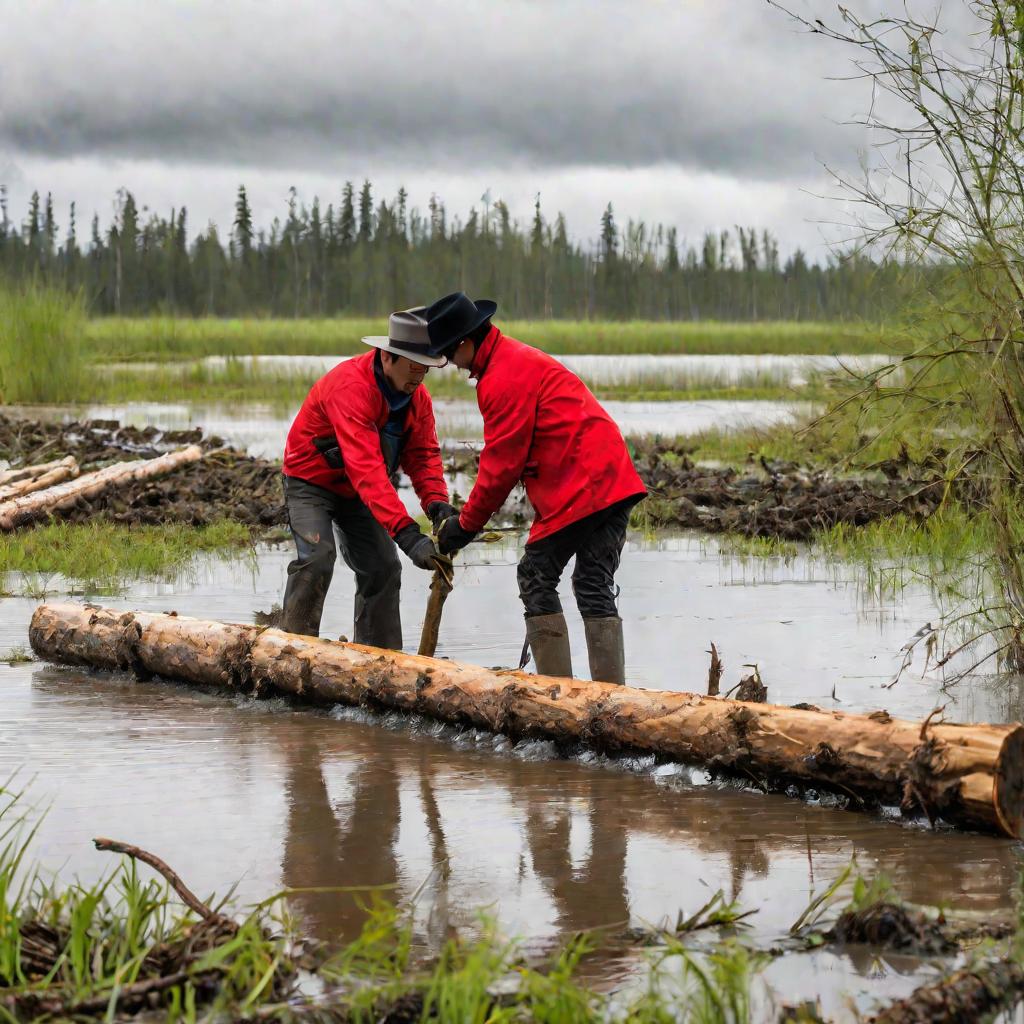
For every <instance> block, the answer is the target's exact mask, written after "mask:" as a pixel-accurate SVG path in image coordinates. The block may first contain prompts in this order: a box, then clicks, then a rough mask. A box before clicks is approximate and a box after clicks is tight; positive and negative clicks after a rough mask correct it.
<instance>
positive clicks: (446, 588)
mask: <svg viewBox="0 0 1024 1024" xmlns="http://www.w3.org/2000/svg"><path fill="white" fill-rule="evenodd" d="M451 592H452V585H451V583H450V582H449V581H448V579H447V578H446V577H445V574H444V573H443V572H441V571H440V569H435V570H434V578H433V579H432V580H431V581H430V597H429V598H428V599H427V614H426V615H425V616H424V617H423V632H422V633H421V634H420V649H419V650H418V651H417V652H416V653H417V654H422V655H424V656H425V657H427V658H432V657H433V656H434V652H435V651H436V650H437V634H438V631H439V630H440V629H441V612H442V610H443V609H444V603H445V601H446V600H447V598H448V595H449V594H450V593H451Z"/></svg>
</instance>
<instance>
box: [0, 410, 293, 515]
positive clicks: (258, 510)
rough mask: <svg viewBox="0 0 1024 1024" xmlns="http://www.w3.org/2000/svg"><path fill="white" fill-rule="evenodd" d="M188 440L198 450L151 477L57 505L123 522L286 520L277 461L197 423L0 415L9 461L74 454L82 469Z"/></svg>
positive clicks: (3, 453) (3, 454) (0, 439)
mask: <svg viewBox="0 0 1024 1024" xmlns="http://www.w3.org/2000/svg"><path fill="white" fill-rule="evenodd" d="M188 444H198V445H199V446H200V447H201V448H202V449H203V458H202V459H201V460H200V461H198V462H194V463H191V464H190V465H188V466H184V467H182V468H180V469H178V470H176V471H175V472H173V473H170V474H168V475H167V476H164V477H159V478H157V479H154V480H142V481H131V482H128V483H125V484H124V485H122V486H120V487H116V488H113V489H111V490H109V491H107V492H105V493H103V494H100V495H97V496H96V497H94V498H88V499H82V500H80V501H79V502H78V503H77V504H75V505H74V506H72V507H71V508H68V509H64V510H62V511H60V512H58V513H56V514H57V515H58V516H59V517H60V518H61V519H63V520H67V521H69V522H85V521H87V520H92V519H95V518H96V517H101V518H103V519H107V520H113V521H114V522H117V523H124V524H126V525H137V524H156V523H184V524H187V525H189V526H205V525H207V524H209V523H212V522H215V521H216V520H219V519H231V520H233V521H235V522H238V523H242V524H243V525H246V526H251V527H253V528H254V529H259V530H267V529H270V528H272V527H276V526H283V525H285V524H286V522H287V517H286V514H285V506H284V493H283V491H282V488H281V467H280V466H279V465H278V464H276V463H273V462H269V461H267V460H266V459H257V458H253V457H252V456H250V455H246V454H245V453H244V452H241V451H238V450H237V449H235V448H231V447H228V446H227V445H226V444H225V443H224V441H223V440H222V439H221V438H219V437H204V436H203V432H202V430H201V429H200V428H198V427H197V428H195V429H193V430H166V431H162V430H159V429H157V428H156V427H145V428H141V429H140V428H137V427H125V426H122V425H121V424H120V423H118V422H117V421H116V420H86V421H83V422H77V423H40V422H37V421H33V420H20V419H17V418H14V417H7V416H0V459H5V460H7V461H8V462H10V463H11V464H12V466H22V465H31V464H33V463H38V462H42V461H43V460H45V459H53V458H60V457H62V456H64V455H73V456H74V457H75V458H76V459H77V460H78V463H79V465H80V466H81V467H82V472H83V473H87V472H90V471H91V470H95V469H101V468H102V467H103V466H107V465H110V464H111V463H113V462H123V461H127V460H130V459H151V458H155V457H156V456H158V455H162V454H164V453H165V452H169V451H174V450H175V449H178V448H181V447H183V446H184V445H188Z"/></svg>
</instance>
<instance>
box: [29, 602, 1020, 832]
mask: <svg viewBox="0 0 1024 1024" xmlns="http://www.w3.org/2000/svg"><path fill="white" fill-rule="evenodd" d="M29 639H30V642H31V645H32V649H33V650H34V651H35V652H36V654H38V655H39V656H40V657H42V658H44V659H48V660H51V661H60V662H64V663H67V664H73V665H89V666H93V667H96V668H101V669H111V670H116V669H127V670H131V671H134V672H135V673H136V674H137V675H138V676H139V677H140V678H149V677H152V676H162V677H165V678H168V679H176V680H181V681H183V682H188V683H194V684H197V685H201V686H215V687H223V688H228V689H244V690H252V691H255V692H256V693H263V692H276V693H283V694H290V695H293V696H296V697H299V698H303V699H305V700H309V701H313V702H317V703H341V704H365V705H370V706H376V707H384V708H393V709H397V710H400V711H407V712H415V713H419V714H424V715H429V716H432V717H434V718H439V719H444V720H447V721H454V722H460V723H469V724H472V725H474V726H477V727H479V728H484V729H489V730H492V731H494V732H501V733H506V734H510V735H534V736H546V737H549V738H551V739H553V740H555V741H557V742H559V743H563V744H575V745H580V744H583V745H587V746H592V747H597V748H601V749H605V750H609V751H639V752H647V753H653V754H655V755H658V756H662V757H665V758H671V759H673V760H677V761H683V762H689V763H696V764H704V765H707V766H709V767H711V768H713V769H717V768H721V769H726V770H730V771H733V772H737V773H740V774H743V775H745V776H747V777H753V778H754V779H756V780H757V781H758V782H759V783H761V784H762V785H765V786H768V785H771V786H776V787H780V788H781V787H784V786H786V785H789V784H791V783H794V782H795V783H798V784H804V785H813V786H814V787H816V788H823V789H828V790H831V791H835V792H842V793H846V794H847V795H848V796H850V797H851V798H852V803H853V804H854V805H861V806H871V805H876V804H879V803H883V804H896V803H900V804H901V805H902V806H903V807H904V809H905V810H908V811H923V812H925V813H926V814H927V815H928V816H929V818H933V819H934V818H940V817H941V818H943V819H944V820H946V821H948V822H950V823H952V824H956V825H959V826H961V827H966V828H976V829H981V830H985V831H989V832H996V833H1001V834H1004V835H1008V836H1013V837H1019V836H1021V834H1022V831H1024V827H1022V826H1024V728H1022V727H1021V726H1020V725H1018V724H1014V725H951V724H945V723H934V722H932V721H931V718H930V717H929V719H928V720H926V721H925V722H924V724H923V725H922V724H920V723H916V722H907V721H899V720H897V719H894V718H891V717H890V716H888V715H878V714H876V715H874V716H871V715H854V714H844V713H842V712H825V711H820V710H817V709H803V708H790V707H783V706H779V705H773V704H750V703H744V702H741V701H733V700H727V699H724V698H716V697H706V696H702V695H699V694H693V693H676V692H668V691H659V690H643V689H637V688H634V687H629V686H614V685H611V684H608V683H595V682H590V681H585V680H579V679H555V678H551V677H547V676H534V675H527V674H525V673H522V672H499V671H492V670H489V669H484V668H480V667H478V666H476V665H467V664H462V663H459V662H450V661H445V660H439V659H433V658H423V657H419V656H417V655H410V654H402V653H400V652H396V651H383V650H379V649H377V648H373V647H364V646H361V645H359V644H343V643H339V642H336V641H331V640H322V639H316V638H312V637H304V636H297V635H295V634H291V633H285V632H283V631H281V630H277V629H266V628H261V627H258V626H251V625H232V624H229V623H223V622H206V621H202V620H199V619H191V618H185V617H179V616H176V615H157V614H151V613H147V612H123V613H122V612H118V611H114V610H111V609H105V608H99V607H96V606H92V605H78V604H51V605H41V606H40V607H39V608H37V609H36V611H35V613H34V615H33V617H32V623H31V626H30V629H29Z"/></svg>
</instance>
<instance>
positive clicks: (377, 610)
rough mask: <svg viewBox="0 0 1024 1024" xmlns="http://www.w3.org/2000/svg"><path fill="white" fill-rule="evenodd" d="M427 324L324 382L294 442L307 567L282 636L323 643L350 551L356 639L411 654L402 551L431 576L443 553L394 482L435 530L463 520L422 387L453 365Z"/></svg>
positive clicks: (304, 411) (293, 522)
mask: <svg viewBox="0 0 1024 1024" xmlns="http://www.w3.org/2000/svg"><path fill="white" fill-rule="evenodd" d="M424 313H425V310H423V309H422V308H421V309H408V310H404V311H402V312H399V313H392V314H391V316H390V318H389V320H388V335H387V337H368V338H363V342H364V343H365V344H367V345H369V346H371V348H372V351H370V352H367V353H366V354H365V355H361V356H356V357H355V358H353V359H348V360H346V361H345V362H342V363H340V364H339V365H338V366H336V367H335V368H334V369H333V370H331V371H330V372H329V373H327V374H325V375H324V376H323V377H321V378H320V380H318V381H317V382H316V383H315V384H314V385H313V387H312V389H311V390H310V392H309V395H308V396H307V397H306V400H305V401H304V402H303V403H302V408H301V409H299V413H298V415H297V416H296V417H295V421H294V423H292V427H291V430H290V431H289V432H288V441H287V443H286V445H285V450H284V466H283V470H284V486H285V499H286V502H287V506H288V524H289V527H290V528H291V532H292V537H293V538H294V540H295V547H296V558H295V560H294V561H292V562H291V563H290V564H289V566H288V583H287V586H286V588H285V593H284V601H283V609H282V623H281V625H282V628H283V629H286V630H288V631H289V632H292V633H303V634H306V635H309V636H318V635H319V632H320V619H321V617H322V615H323V608H324V598H325V597H326V596H327V589H328V587H329V586H330V583H331V577H332V575H333V573H334V563H335V559H336V558H337V553H338V550H339V549H340V552H341V557H342V558H343V559H344V560H345V563H346V564H347V565H348V567H349V568H350V569H351V570H352V571H353V572H354V573H355V576H356V594H355V628H354V636H353V638H354V640H355V641H356V643H361V644H369V645H371V646H373V647H387V648H392V649H394V650H401V648H402V620H401V616H400V613H399V591H400V588H401V583H402V566H401V563H400V561H399V559H398V555H397V553H396V551H395V545H396V544H397V545H398V547H400V548H401V549H402V551H403V552H404V553H405V554H406V555H407V556H408V558H409V560H410V561H411V562H412V563H413V565H415V566H417V567H418V568H420V569H433V568H435V565H436V560H437V558H438V550H437V548H436V546H435V545H434V542H433V540H431V538H430V537H428V536H427V535H426V534H424V533H423V532H422V531H421V530H420V528H419V527H418V526H417V525H416V523H415V521H414V520H413V518H412V516H410V515H409V513H408V512H407V511H406V508H405V505H404V504H403V503H402V500H401V498H400V497H399V496H398V493H397V492H396V491H395V488H394V486H393V485H392V483H391V477H392V475H393V474H394V473H395V471H396V470H397V469H398V468H399V467H401V469H402V470H403V471H404V472H405V474H406V475H407V476H408V477H409V479H410V480H411V481H412V485H413V488H414V489H415V491H416V496H417V497H418V498H419V500H420V503H421V505H422V506H423V509H424V511H425V512H426V513H427V515H428V516H429V517H430V518H431V520H432V521H434V522H436V523H440V522H441V521H442V520H443V519H444V518H445V517H446V516H447V515H449V514H450V513H451V511H452V507H451V505H449V504H448V488H447V486H446V484H445V481H444V474H443V471H442V467H441V450H440V447H439V446H438V443H437V431H436V429H435V426H434V409H433V405H432V404H431V401H430V395H429V394H428V392H427V390H426V388H424V387H423V378H424V376H425V375H426V374H427V372H428V370H429V369H430V367H432V366H443V365H444V362H445V360H444V358H443V357H441V356H438V355H437V354H436V353H435V352H434V351H433V347H432V345H431V343H430V336H429V333H428V331H427V322H426V319H425V317H424V315H423V314H424ZM335 533H336V534H337V546H336V544H335Z"/></svg>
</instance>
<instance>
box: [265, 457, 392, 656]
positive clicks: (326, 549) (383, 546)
mask: <svg viewBox="0 0 1024 1024" xmlns="http://www.w3.org/2000/svg"><path fill="white" fill-rule="evenodd" d="M284 493H285V501H286V503H287V506H288V525H289V527H290V528H291V531H292V537H293V539H294V540H295V547H296V558H295V560H294V561H292V562H291V563H289V565H288V584H287V586H286V587H285V592H284V601H283V612H282V621H281V628H282V629H285V630H287V631H288V632H290V633H302V634H304V635H306V636H319V635H320V619H321V617H322V616H323V611H324V598H326V596H327V588H328V587H329V586H330V585H331V577H332V576H333V575H334V563H335V559H336V558H337V554H338V551H339V550H340V552H341V557H342V558H343V559H344V560H345V564H346V565H347V566H348V567H349V568H350V569H351V570H352V571H353V572H354V573H355V574H356V597H355V630H354V633H353V640H354V641H355V642H356V643H357V644H369V645H370V646H372V647H386V648H390V649H392V650H396V651H400V650H401V649H402V620H401V618H400V614H399V607H398V603H399V602H398V599H399V591H400V589H401V586H402V566H401V563H400V562H399V560H398V552H397V550H396V548H395V542H394V541H393V540H392V539H391V537H390V536H388V533H387V531H386V530H385V529H384V527H383V526H381V525H380V523H378V522H377V520H376V519H374V517H373V514H372V513H371V512H370V510H369V509H368V508H367V507H366V505H364V504H363V502H362V501H360V500H359V498H343V497H341V496H340V495H338V494H334V493H333V492H332V491H328V490H325V489H324V488H322V487H317V486H315V485H314V484H310V483H307V482H306V481H305V480H299V479H297V478H296V477H289V476H286V477H285V478H284ZM335 536H337V546H335Z"/></svg>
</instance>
